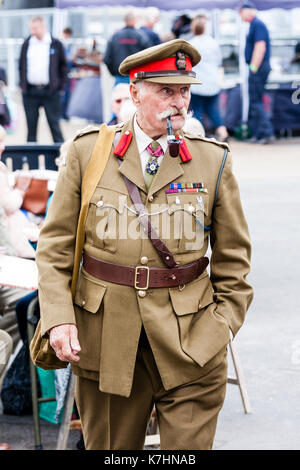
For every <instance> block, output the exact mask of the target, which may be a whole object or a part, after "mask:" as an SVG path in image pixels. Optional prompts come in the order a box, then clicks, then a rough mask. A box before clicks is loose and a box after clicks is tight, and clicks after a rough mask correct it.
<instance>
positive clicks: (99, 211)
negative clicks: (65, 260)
mask: <svg viewBox="0 0 300 470" xmlns="http://www.w3.org/2000/svg"><path fill="white" fill-rule="evenodd" d="M126 203H127V195H126V194H122V193H119V192H117V191H114V190H111V189H107V188H102V187H100V186H97V188H96V190H95V192H94V194H93V196H92V198H91V200H90V205H89V210H88V216H87V220H86V226H85V233H86V242H87V243H88V244H90V245H92V246H95V247H97V248H100V249H101V250H105V251H110V252H111V253H115V251H116V250H117V244H118V238H119V234H120V230H122V225H123V223H122V222H123V218H124V217H126V213H127V211H125V206H126Z"/></svg>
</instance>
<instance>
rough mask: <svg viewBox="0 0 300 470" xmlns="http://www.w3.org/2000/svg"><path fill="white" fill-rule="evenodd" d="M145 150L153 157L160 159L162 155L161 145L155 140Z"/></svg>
mask: <svg viewBox="0 0 300 470" xmlns="http://www.w3.org/2000/svg"><path fill="white" fill-rule="evenodd" d="M147 150H148V152H149V153H150V154H151V155H152V156H153V157H160V156H161V155H163V154H164V151H163V149H162V147H161V145H160V144H159V143H158V142H157V141H156V140H152V142H151V144H149V145H148V147H147Z"/></svg>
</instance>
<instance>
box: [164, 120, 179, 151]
mask: <svg viewBox="0 0 300 470" xmlns="http://www.w3.org/2000/svg"><path fill="white" fill-rule="evenodd" d="M167 131H168V137H167V141H168V146H169V153H170V155H171V157H173V158H176V157H178V155H179V150H180V139H176V138H175V135H174V130H173V126H172V122H171V116H168V117H167Z"/></svg>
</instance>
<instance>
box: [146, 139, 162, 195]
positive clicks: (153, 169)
mask: <svg viewBox="0 0 300 470" xmlns="http://www.w3.org/2000/svg"><path fill="white" fill-rule="evenodd" d="M147 150H148V152H149V153H150V155H149V158H148V162H147V165H146V168H145V173H144V177H145V184H146V188H147V190H148V191H149V188H150V186H151V183H152V181H153V179H154V176H155V175H156V173H157V170H158V163H157V162H156V159H157V158H158V157H160V156H161V155H163V154H164V151H163V149H162V147H161V145H160V144H159V143H158V142H156V140H153V141H152V142H151V144H149V145H148V147H147ZM151 163H152V165H151Z"/></svg>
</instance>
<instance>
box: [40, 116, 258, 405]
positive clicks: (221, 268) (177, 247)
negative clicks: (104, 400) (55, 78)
mask: <svg viewBox="0 0 300 470" xmlns="http://www.w3.org/2000/svg"><path fill="white" fill-rule="evenodd" d="M127 130H131V131H132V133H133V139H132V141H131V143H130V146H129V148H128V150H127V151H126V154H125V155H124V158H123V162H122V164H121V165H120V166H119V164H118V161H117V158H116V156H115V155H114V153H113V148H112V149H111V154H110V157H109V161H108V164H107V166H106V168H105V171H104V173H103V175H102V177H101V179H100V181H99V183H98V185H97V187H96V190H95V192H94V194H93V196H92V198H91V201H90V205H89V210H88V216H87V220H86V228H85V234H86V236H85V245H84V250H85V251H86V252H87V253H88V254H90V255H92V256H94V257H96V258H99V259H101V260H103V261H107V262H110V263H117V264H122V265H127V266H138V265H141V259H142V258H143V260H145V257H146V258H147V264H146V266H149V267H165V266H164V265H163V263H162V261H161V259H160V257H159V256H158V254H157V252H156V251H155V249H154V248H153V245H152V243H151V242H150V240H149V239H147V238H146V237H145V236H144V235H143V236H142V235H141V233H140V231H139V224H138V219H137V217H136V215H135V214H134V208H133V206H132V202H131V200H130V196H129V194H128V192H127V188H126V185H125V183H124V180H123V175H125V176H126V177H127V178H128V179H130V180H131V181H132V182H133V183H135V184H136V185H137V186H138V188H139V189H140V193H141V197H142V200H143V203H144V204H145V206H146V208H147V210H148V212H152V213H153V212H154V213H157V214H156V215H153V216H152V217H151V221H152V222H153V224H154V225H156V226H157V227H158V232H159V235H160V237H161V238H162V239H163V240H164V241H165V243H166V245H167V246H168V248H169V249H170V250H171V251H172V252H173V254H174V256H175V259H176V261H177V262H178V263H179V264H180V265H184V264H187V263H190V262H192V261H195V260H197V259H199V258H200V257H202V256H204V255H205V254H206V252H207V250H208V249H209V243H210V244H211V256H210V265H209V268H208V270H206V271H205V272H204V273H203V274H202V275H201V276H200V277H199V278H197V279H196V280H194V281H192V282H191V283H188V284H187V285H185V286H181V287H180V288H178V287H173V288H157V289H148V290H147V291H146V295H145V296H144V297H141V296H140V294H139V290H138V289H135V288H134V287H129V286H122V285H117V284H113V283H110V282H106V281H102V280H99V279H97V278H95V277H93V276H91V275H90V274H88V273H87V272H85V270H84V269H81V271H80V273H79V278H78V284H77V290H76V295H75V300H74V303H73V301H72V297H71V291H70V283H71V276H72V267H73V259H74V245H75V236H76V226H77V220H78V215H79V210H80V200H81V196H80V195H81V181H82V178H83V174H84V172H85V169H86V167H87V164H88V161H89V158H90V156H91V153H92V150H93V147H94V145H95V142H96V139H97V133H98V129H97V128H90V129H87V130H86V131H83V132H82V133H81V134H80V135H78V136H77V137H76V138H75V139H74V141H73V143H72V144H71V147H70V150H69V153H68V157H67V163H66V165H65V166H64V167H63V168H62V169H61V170H60V175H59V179H58V182H57V186H56V189H55V192H54V196H53V199H52V202H51V205H50V208H49V212H48V215H47V220H46V223H45V225H44V227H43V229H42V231H41V234H40V238H39V242H38V249H37V264H38V269H39V301H40V308H41V321H42V334H45V333H46V332H47V331H48V330H49V329H50V328H52V327H54V326H56V325H59V324H63V323H73V324H76V325H77V327H78V332H79V342H80V345H81V348H82V349H81V352H80V361H79V362H78V363H76V364H73V365H72V368H73V371H74V372H75V373H76V374H78V375H80V376H82V377H85V378H90V379H94V380H99V389H100V390H101V391H103V392H106V393H113V394H118V395H121V396H125V397H128V396H129V395H130V392H131V387H132V378H133V372H134V366H135V360H136V354H137V347H138V342H139V336H140V332H141V327H142V325H144V328H145V330H146V333H147V336H148V339H149V342H150V345H151V348H152V351H153V354H154V358H155V361H156V363H157V367H158V370H159V373H160V375H161V379H162V383H163V385H164V387H165V389H166V390H169V389H171V388H173V387H176V386H179V385H181V384H184V383H186V382H189V381H191V380H193V379H195V378H197V377H199V376H200V375H201V369H202V367H203V366H204V364H206V363H207V362H208V361H209V360H210V359H212V358H213V357H214V356H216V354H217V353H218V352H219V351H220V350H221V349H222V348H224V346H225V345H226V344H227V343H228V341H229V338H230V330H231V331H232V333H233V335H235V334H236V333H237V331H238V330H239V328H240V326H241V325H242V323H243V321H244V317H245V313H246V311H247V309H248V307H249V305H250V303H251V300H252V296H253V292H252V288H251V287H250V285H249V284H248V282H247V280H246V276H247V274H248V272H249V269H250V241H249V233H248V228H247V223H246V220H245V217H244V213H243V209H242V206H241V201H240V195H239V190H238V185H237V182H236V179H235V177H234V175H233V173H232V157H231V155H230V153H229V154H228V157H227V161H226V164H225V167H224V170H223V174H222V178H221V182H220V187H219V192H218V199H217V203H216V207H215V211H214V215H213V220H212V206H213V201H214V197H215V192H216V183H217V178H218V174H219V169H220V166H221V162H222V159H223V154H224V147H225V146H226V144H221V143H218V142H216V141H210V140H208V139H205V138H201V137H199V136H196V135H191V134H185V133H182V136H183V137H184V139H185V142H186V144H187V147H188V149H189V151H190V153H191V155H192V160H191V161H188V162H186V163H183V162H182V160H181V158H180V157H179V156H178V157H177V158H172V157H170V155H169V153H168V152H167V153H166V154H165V156H164V158H163V160H162V163H161V165H160V168H159V170H158V172H157V174H156V176H155V178H154V180H153V183H152V185H151V187H150V190H149V192H148V193H147V190H146V187H145V182H144V176H143V174H142V170H141V164H140V157H139V154H138V150H137V145H136V142H135V139H134V131H133V121H132V120H131V121H129V122H127V123H125V124H124V126H122V127H121V133H122V134H123V133H124V132H126V131H127ZM99 158H101V155H99ZM172 182H175V183H176V182H180V183H191V182H202V183H203V185H204V187H205V188H206V189H207V193H205V192H203V193H178V194H166V193H165V190H166V189H168V188H169V186H170V183H172ZM193 211H194V212H193ZM195 215H197V216H198V219H199V220H200V221H202V223H204V224H205V226H210V225H211V224H212V226H211V230H205V231H203V230H202V231H201V236H202V243H196V244H193V243H191V242H193V236H194V235H195V233H199V232H197V230H200V228H201V223H200V224H199V223H197V222H196V217H195ZM126 221H127V225H126ZM168 224H169V225H168ZM127 226H129V227H130V237H127V236H126V235H127V233H125V232H126V230H125V229H124V227H125V228H126V227H127ZM165 226H167V227H169V228H167V230H165ZM178 227H179V228H180V229H182V235H181V237H180V238H179V236H178V234H177V231H178ZM199 227H200V228H199ZM115 230H116V233H117V236H114V231H115ZM124 230H125V232H124ZM168 230H169V231H170V233H169V234H168V233H167V232H168ZM164 237H165V238H164ZM200 238H201V237H200Z"/></svg>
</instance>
